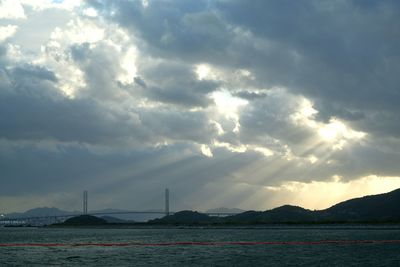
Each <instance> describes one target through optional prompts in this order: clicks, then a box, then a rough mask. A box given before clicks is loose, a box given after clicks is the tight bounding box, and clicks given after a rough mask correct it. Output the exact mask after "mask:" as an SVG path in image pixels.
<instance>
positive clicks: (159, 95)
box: [136, 60, 219, 107]
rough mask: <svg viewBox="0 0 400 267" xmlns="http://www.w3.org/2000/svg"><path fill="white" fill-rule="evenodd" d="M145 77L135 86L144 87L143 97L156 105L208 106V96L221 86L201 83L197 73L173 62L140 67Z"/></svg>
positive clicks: (137, 80) (212, 83) (138, 79)
mask: <svg viewBox="0 0 400 267" xmlns="http://www.w3.org/2000/svg"><path fill="white" fill-rule="evenodd" d="M140 72H141V73H143V76H142V77H139V78H136V84H138V85H139V86H141V87H142V88H143V90H142V96H144V97H147V98H149V99H151V100H153V101H156V102H164V103H169V104H176V105H179V106H183V107H196V106H197V107H206V106H208V105H210V104H211V103H212V100H211V99H210V98H209V96H208V94H209V93H211V92H213V91H215V90H216V89H217V88H218V86H219V83H218V82H215V81H207V80H200V81H199V80H198V79H197V77H196V74H195V72H194V70H193V69H192V68H191V67H190V66H188V65H185V64H182V63H181V64H178V63H174V62H162V63H157V64H152V63H151V60H150V63H147V65H142V66H141V70H140Z"/></svg>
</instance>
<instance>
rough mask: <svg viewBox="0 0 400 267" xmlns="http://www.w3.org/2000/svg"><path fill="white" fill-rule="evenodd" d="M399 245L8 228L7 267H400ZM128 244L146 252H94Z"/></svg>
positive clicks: (353, 233) (313, 237) (342, 229)
mask: <svg viewBox="0 0 400 267" xmlns="http://www.w3.org/2000/svg"><path fill="white" fill-rule="evenodd" d="M393 240H400V227H398V226H397V227H396V226H363V225H358V226H351V227H349V226H317V227H315V226H312V227H311V226H304V227H292V226H275V227H247V228H243V227H242V228H238V227H232V228H204V227H203V228H202V227H193V228H167V229H149V228H140V229H93V228H92V229H85V228H8V227H7V228H6V227H2V228H0V245H3V246H0V266H2V267H3V266H400V243H399V242H393V243H385V242H380V241H393ZM319 241H351V242H352V241H356V242H354V243H349V242H347V243H346V242H338V243H326V242H321V243H319ZM358 241H378V242H372V243H363V242H358ZM180 242H193V243H186V244H182V243H180ZM202 242H205V243H202ZM213 242H214V243H213ZM229 242H249V243H243V244H240V243H239V244H231V243H229ZM255 242H271V243H263V244H257V243H255ZM281 242H283V243H281ZM285 242H287V243H285ZM127 243H132V244H140V245H132V246H130V245H128V246H91V245H90V244H97V245H101V244H125V245H126V244H127ZM13 244H22V246H13ZM29 244H49V246H31V245H29ZM52 244H53V245H54V246H53V245H52ZM57 244H58V245H61V246H56V245H57ZM77 244H81V245H80V246H79V245H77ZM82 244H84V245H82ZM162 244H169V245H168V246H163V245H162Z"/></svg>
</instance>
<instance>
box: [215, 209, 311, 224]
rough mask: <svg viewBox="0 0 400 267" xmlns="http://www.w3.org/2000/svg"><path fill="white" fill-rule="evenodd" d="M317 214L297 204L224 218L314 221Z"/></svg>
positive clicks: (245, 220)
mask: <svg viewBox="0 0 400 267" xmlns="http://www.w3.org/2000/svg"><path fill="white" fill-rule="evenodd" d="M316 219H317V218H316V214H315V213H314V212H313V211H311V210H307V209H303V208H301V207H297V206H290V205H285V206H281V207H278V208H275V209H272V210H267V211H246V212H243V213H240V214H237V215H232V216H229V217H225V218H222V219H221V220H222V221H225V222H230V223H275V222H312V221H315V220H316Z"/></svg>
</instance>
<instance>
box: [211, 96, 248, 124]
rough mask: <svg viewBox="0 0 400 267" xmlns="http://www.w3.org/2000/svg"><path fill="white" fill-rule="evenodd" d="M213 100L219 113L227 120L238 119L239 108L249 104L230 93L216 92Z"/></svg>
mask: <svg viewBox="0 0 400 267" xmlns="http://www.w3.org/2000/svg"><path fill="white" fill-rule="evenodd" d="M212 98H213V99H214V102H215V104H216V106H217V109H218V111H219V112H220V113H222V114H224V115H225V116H226V117H227V118H233V119H238V114H237V113H238V110H239V108H240V107H242V106H245V105H247V104H248V101H246V100H243V99H241V98H238V97H234V96H232V95H231V94H230V93H229V92H228V91H218V92H214V93H213V94H212Z"/></svg>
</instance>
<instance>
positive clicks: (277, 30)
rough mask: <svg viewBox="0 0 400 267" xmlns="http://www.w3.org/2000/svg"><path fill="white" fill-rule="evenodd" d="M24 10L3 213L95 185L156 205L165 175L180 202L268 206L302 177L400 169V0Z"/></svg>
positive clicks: (1, 88) (5, 153)
mask: <svg viewBox="0 0 400 267" xmlns="http://www.w3.org/2000/svg"><path fill="white" fill-rule="evenodd" d="M24 8H25V10H26V15H27V18H26V19H25V20H20V21H18V20H17V19H15V20H14V19H7V18H0V170H1V171H0V177H1V181H0V182H1V184H2V185H1V186H0V202H2V203H7V204H4V205H0V213H1V212H3V210H4V211H5V212H10V211H13V210H21V209H24V208H29V207H30V206H29V205H28V204H24V205H22V204H18V203H21V201H17V200H16V199H22V200H23V199H25V198H27V197H28V196H29V197H30V198H33V199H35V197H36V198H37V199H39V197H40V196H44V197H45V199H46V200H47V201H49V205H52V203H53V204H54V203H59V201H58V202H57V201H54V202H51V201H52V200H51V199H52V198H51V197H50V196H51V194H60V195H62V194H67V195H68V194H74V193H73V192H80V191H82V190H83V189H87V190H89V191H90V192H91V193H92V194H93V195H97V197H98V202H97V204H94V206H93V208H105V207H104V206H105V205H108V206H110V207H114V208H118V207H119V208H132V209H140V208H143V209H146V208H158V207H161V206H162V190H163V188H165V187H167V186H168V187H170V188H171V192H174V194H175V196H174V197H177V199H175V200H174V201H175V202H174V205H176V206H175V207H176V208H177V209H179V208H193V209H206V208H212V207H217V206H228V207H240V208H246V209H250V208H252V209H265V208H268V207H271V205H273V204H271V203H278V202H279V201H275V200H274V198H275V197H272V195H270V196H261V195H262V193H260V192H264V191H262V190H277V189H276V188H279V187H280V186H282V185H285V184H287V183H291V182H298V183H301V184H304V185H307V184H312V183H313V181H314V182H315V181H318V182H322V183H324V182H325V183H329V182H331V181H332V177H340V179H341V180H340V181H341V182H342V183H350V182H351V181H356V180H357V179H360V178H362V177H367V176H371V175H378V176H382V177H386V176H390V177H399V176H400V169H399V164H398V162H399V160H400V154H399V152H398V151H399V149H398V148H400V126H399V125H400V116H399V114H400V113H399V112H400V110H399V104H398V103H399V102H400V90H399V84H400V76H399V75H398V72H399V70H400V53H399V50H398V47H400V36H399V34H398V29H399V28H400V19H399V18H400V14H399V13H400V2H398V1H390V0H384V1H356V0H353V1H306V0H304V1H303V0H298V1H289V0H272V1H263V0H252V1H245V0H217V1H207V0H193V1H192V0H189V1H188V0H178V1H172V0H167V1H148V4H144V2H143V1H133V0H132V1H131V0H121V1H111V0H89V1H84V2H82V3H81V4H80V5H78V6H76V7H74V8H73V9H71V10H68V9H66V10H63V9H59V8H58V9H57V8H54V7H47V8H46V9H43V10H40V9H35V8H33V7H32V6H29V4H24ZM89 11H90V12H89ZM40 14H48V15H49V17H51V18H53V17H54V18H56V17H59V20H54V21H52V23H51V24H48V25H46V26H43V19H44V18H43V16H41V15H40ZM30 20H31V21H32V23H31V24H30V23H29V22H30ZM8 25H16V26H15V31H16V32H15V33H13V32H9V29H10V27H8V28H7V26H8ZM37 25H39V26H37ZM41 25H42V26H41ZM33 28H35V29H33ZM41 28H42V29H41ZM13 29H14V28H13ZM32 31H36V32H37V33H38V35H37V36H31V35H26V34H25V33H27V32H32ZM3 36H5V37H3ZM132 51H133V52H132ZM121 77H122V78H121ZM393 179H394V178H393ZM271 188H273V189H271ZM274 188H275V189H274ZM154 192H156V193H154ZM218 192H219V193H218ZM268 192H273V191H268ZM274 192H275V191H274ZM260 194H261V195H260ZM271 194H272V193H271ZM256 195H257V198H255V196H256ZM46 196H48V198H46ZM274 196H275V195H274ZM252 197H253V198H252ZM2 199H6V200H2ZM10 199H12V200H10ZM276 199H282V201H284V200H286V199H287V198H285V197H284V196H281V197H279V196H278V195H277V197H276ZM203 200H205V201H204V202H203ZM6 201H9V202H6ZM13 201H14V202H13ZM271 201H272V202H271ZM274 201H275V202H274ZM25 202H27V201H25ZM61 202H62V201H61ZM93 202H94V201H93ZM13 203H14V204H13ZM16 203H17V204H16ZM31 203H32V205H33V206H32V207H34V206H35V202H34V201H33V202H31ZM65 203H71V202H68V201H65ZM73 203H75V202H73ZM128 203H134V204H128ZM282 204H283V203H282ZM73 205H75V204H73ZM77 205H80V204H79V203H78V204H77ZM6 206H7V207H6ZM61 208H65V209H78V208H79V206H78V207H68V206H64V207H61Z"/></svg>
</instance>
